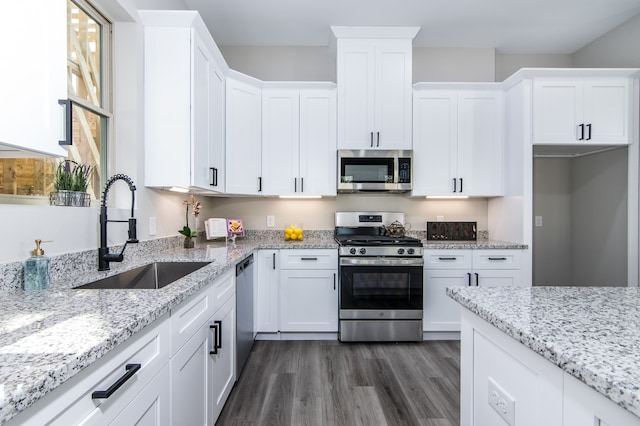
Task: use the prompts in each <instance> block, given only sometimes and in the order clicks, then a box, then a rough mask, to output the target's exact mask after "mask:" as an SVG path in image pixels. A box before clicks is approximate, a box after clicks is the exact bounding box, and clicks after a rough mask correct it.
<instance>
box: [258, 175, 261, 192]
mask: <svg viewBox="0 0 640 426" xmlns="http://www.w3.org/2000/svg"><path fill="white" fill-rule="evenodd" d="M258 192H262V176H258Z"/></svg>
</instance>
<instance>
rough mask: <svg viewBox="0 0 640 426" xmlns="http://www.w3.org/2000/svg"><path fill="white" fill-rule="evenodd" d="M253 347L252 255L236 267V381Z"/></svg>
mask: <svg viewBox="0 0 640 426" xmlns="http://www.w3.org/2000/svg"><path fill="white" fill-rule="evenodd" d="M252 347H253V254H252V255H250V256H249V257H248V258H246V259H245V260H243V261H242V262H240V263H238V264H237V265H236V380H238V379H239V378H240V374H241V373H242V369H243V368H244V365H245V364H246V362H247V358H249V353H250V352H251V348H252Z"/></svg>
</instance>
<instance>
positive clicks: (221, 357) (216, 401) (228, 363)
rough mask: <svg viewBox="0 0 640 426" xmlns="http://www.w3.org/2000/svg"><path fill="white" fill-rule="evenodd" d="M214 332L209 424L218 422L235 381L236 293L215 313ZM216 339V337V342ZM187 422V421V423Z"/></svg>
mask: <svg viewBox="0 0 640 426" xmlns="http://www.w3.org/2000/svg"><path fill="white" fill-rule="evenodd" d="M212 325H214V326H216V325H217V328H215V327H214V332H215V333H217V343H218V344H217V345H216V349H215V350H214V352H217V354H212V355H211V356H210V357H209V368H208V375H207V379H208V380H209V381H210V382H211V383H212V391H211V406H210V417H209V424H210V425H213V424H215V423H216V420H217V419H218V416H219V415H220V412H221V411H222V407H224V403H225V402H226V401H227V398H228V397H229V394H230V393H231V389H232V388H233V384H234V383H235V379H236V374H235V361H236V344H235V343H236V298H235V295H234V296H233V297H231V298H230V299H229V300H227V302H226V303H225V304H224V305H223V306H222V307H221V308H220V309H219V310H218V311H217V312H216V313H215V314H214V316H213V324H212ZM215 341H216V339H214V342H215ZM185 424H187V423H185Z"/></svg>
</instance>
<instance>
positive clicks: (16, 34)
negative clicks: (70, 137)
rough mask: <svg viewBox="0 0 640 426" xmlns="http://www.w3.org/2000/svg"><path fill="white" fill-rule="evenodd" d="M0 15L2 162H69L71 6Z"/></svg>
mask: <svg viewBox="0 0 640 426" xmlns="http://www.w3.org/2000/svg"><path fill="white" fill-rule="evenodd" d="M0 15H1V16H0V38H1V39H2V40H3V42H2V43H0V63H2V64H3V67H2V79H1V80H0V93H2V99H3V102H0V117H1V118H0V120H1V121H0V157H25V156H26V157H41V156H65V157H66V156H67V152H66V150H65V149H63V148H62V147H61V146H60V145H59V144H58V141H60V140H62V139H64V135H63V131H64V115H63V112H64V110H63V109H62V107H61V106H60V105H59V104H58V100H59V99H66V98H67V73H66V69H67V2H66V1H65V0H34V1H26V2H23V1H17V2H5V3H4V4H3V5H2V14H0ZM27 21H28V22H29V24H28V25H26V24H25V22H27ZM26 151H28V152H26Z"/></svg>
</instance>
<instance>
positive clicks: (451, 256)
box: [423, 249, 522, 331]
mask: <svg viewBox="0 0 640 426" xmlns="http://www.w3.org/2000/svg"><path fill="white" fill-rule="evenodd" d="M521 258H522V251H521V250H494V249H482V250H435V249H429V250H425V251H424V260H425V262H424V318H423V328H424V331H459V330H460V305H458V303H456V302H455V301H454V300H453V299H451V298H449V297H448V296H447V294H446V288H447V287H454V286H488V287H496V286H520V285H522V271H521Z"/></svg>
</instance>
